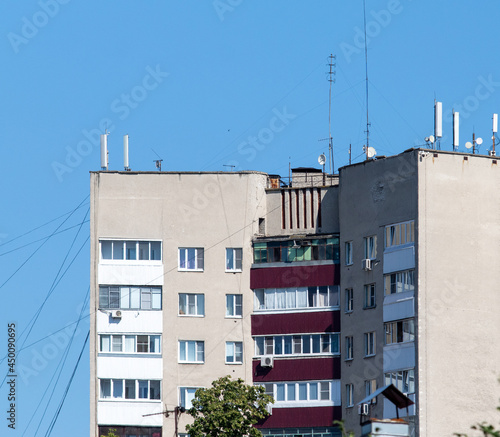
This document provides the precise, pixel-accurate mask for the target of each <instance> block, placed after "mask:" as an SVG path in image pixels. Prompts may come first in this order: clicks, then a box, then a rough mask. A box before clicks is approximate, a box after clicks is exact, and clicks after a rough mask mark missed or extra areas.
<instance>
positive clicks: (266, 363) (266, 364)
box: [260, 355, 274, 367]
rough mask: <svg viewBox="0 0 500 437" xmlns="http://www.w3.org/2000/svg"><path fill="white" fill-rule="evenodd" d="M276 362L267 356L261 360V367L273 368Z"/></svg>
mask: <svg viewBox="0 0 500 437" xmlns="http://www.w3.org/2000/svg"><path fill="white" fill-rule="evenodd" d="M273 364H274V360H273V357H272V356H269V355H266V356H264V357H262V358H261V359H260V365H261V367H273Z"/></svg>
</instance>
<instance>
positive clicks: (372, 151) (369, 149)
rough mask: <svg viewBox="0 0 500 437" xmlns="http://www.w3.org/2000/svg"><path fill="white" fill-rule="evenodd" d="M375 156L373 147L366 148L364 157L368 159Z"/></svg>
mask: <svg viewBox="0 0 500 437" xmlns="http://www.w3.org/2000/svg"><path fill="white" fill-rule="evenodd" d="M376 154H377V151H376V150H375V148H373V147H371V146H370V147H368V150H367V151H366V156H367V157H368V158H373V157H374V156H375V155H376Z"/></svg>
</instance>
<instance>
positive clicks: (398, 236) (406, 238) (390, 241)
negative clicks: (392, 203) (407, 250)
mask: <svg viewBox="0 0 500 437" xmlns="http://www.w3.org/2000/svg"><path fill="white" fill-rule="evenodd" d="M414 241H415V222H414V221H413V220H411V221H409V222H403V223H397V224H394V225H389V226H386V227H385V247H386V249H387V248H389V247H393V246H400V245H403V244H411V243H413V242H414Z"/></svg>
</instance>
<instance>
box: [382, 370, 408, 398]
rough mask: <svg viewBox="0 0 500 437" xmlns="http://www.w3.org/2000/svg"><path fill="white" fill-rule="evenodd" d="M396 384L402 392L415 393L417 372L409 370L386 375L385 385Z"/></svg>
mask: <svg viewBox="0 0 500 437" xmlns="http://www.w3.org/2000/svg"><path fill="white" fill-rule="evenodd" d="M389 384H394V385H395V386H396V388H397V389H398V390H400V391H401V392H403V393H405V394H408V393H415V370H414V369H407V370H400V371H397V372H390V373H386V374H385V385H389Z"/></svg>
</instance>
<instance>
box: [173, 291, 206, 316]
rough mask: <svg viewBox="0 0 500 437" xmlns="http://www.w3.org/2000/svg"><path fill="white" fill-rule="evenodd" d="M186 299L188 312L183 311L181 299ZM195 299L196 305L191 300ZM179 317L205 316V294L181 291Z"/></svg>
mask: <svg viewBox="0 0 500 437" xmlns="http://www.w3.org/2000/svg"><path fill="white" fill-rule="evenodd" d="M200 296H201V298H200ZM182 299H185V308H186V310H187V313H181V306H182V305H181V300H182ZM190 300H194V305H192V303H191V302H190ZM190 308H194V311H195V312H194V313H190V312H189V311H190ZM178 310H179V312H178V315H179V317H205V295H204V294H203V293H179V309H178Z"/></svg>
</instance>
